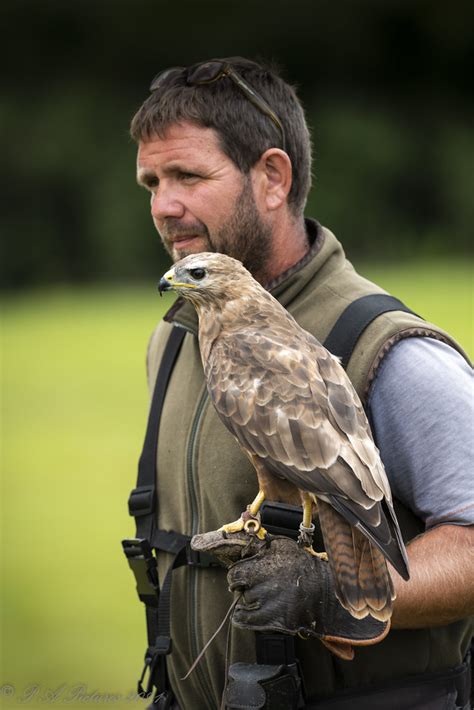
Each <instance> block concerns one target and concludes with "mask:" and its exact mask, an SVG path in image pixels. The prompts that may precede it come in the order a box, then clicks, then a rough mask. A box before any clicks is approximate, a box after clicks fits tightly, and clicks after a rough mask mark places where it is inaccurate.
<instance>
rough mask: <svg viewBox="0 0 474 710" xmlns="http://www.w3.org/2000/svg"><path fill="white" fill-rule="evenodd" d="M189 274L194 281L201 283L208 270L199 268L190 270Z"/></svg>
mask: <svg viewBox="0 0 474 710" xmlns="http://www.w3.org/2000/svg"><path fill="white" fill-rule="evenodd" d="M189 273H190V274H191V276H192V277H193V279H196V281H200V280H201V279H203V278H204V277H205V275H206V270H205V269H201V268H199V267H198V268H197V269H189Z"/></svg>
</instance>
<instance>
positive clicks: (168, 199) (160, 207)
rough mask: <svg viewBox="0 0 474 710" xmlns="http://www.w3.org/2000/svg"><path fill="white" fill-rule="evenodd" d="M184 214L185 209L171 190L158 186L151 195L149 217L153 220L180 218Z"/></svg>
mask: <svg viewBox="0 0 474 710" xmlns="http://www.w3.org/2000/svg"><path fill="white" fill-rule="evenodd" d="M184 212H185V207H184V205H183V203H182V202H180V200H179V199H178V196H177V195H176V193H175V192H174V191H173V190H171V189H166V188H165V187H164V186H162V185H160V187H159V188H158V190H157V191H156V192H154V193H153V194H152V196H151V216H152V217H153V219H164V218H165V217H182V216H183V215H184Z"/></svg>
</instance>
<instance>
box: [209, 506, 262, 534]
mask: <svg viewBox="0 0 474 710" xmlns="http://www.w3.org/2000/svg"><path fill="white" fill-rule="evenodd" d="M243 515H244V516H245V519H244V518H239V519H238V520H234V522H233V523H226V524H225V525H223V526H222V527H221V528H219V530H220V531H221V532H226V533H237V532H242V530H244V531H245V532H246V533H248V534H249V535H256V536H257V537H258V538H260V540H265V537H266V535H267V531H266V530H265V528H264V527H262V525H261V523H260V520H259V518H258V517H253V516H250V515H249V514H248V512H247V513H243Z"/></svg>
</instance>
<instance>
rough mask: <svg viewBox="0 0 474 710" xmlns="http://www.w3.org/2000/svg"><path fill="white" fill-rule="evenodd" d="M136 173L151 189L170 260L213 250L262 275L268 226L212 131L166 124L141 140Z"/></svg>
mask: <svg viewBox="0 0 474 710" xmlns="http://www.w3.org/2000/svg"><path fill="white" fill-rule="evenodd" d="M137 179H138V182H139V183H140V184H141V185H144V186H145V187H146V188H147V189H148V190H149V191H150V193H151V214H152V218H153V222H154V224H155V227H156V229H157V230H158V232H159V234H160V236H161V239H162V241H163V244H164V246H165V249H166V250H167V252H168V253H169V254H170V256H171V258H172V259H173V261H178V260H179V259H182V258H183V257H184V256H187V255H188V254H196V253H198V252H201V251H213V252H221V253H223V254H227V255H228V256H233V257H234V258H237V259H240V261H242V262H243V264H244V265H245V266H246V267H247V268H248V269H249V270H250V271H251V272H252V273H253V274H254V275H260V276H261V275H262V274H263V273H264V271H265V269H264V265H265V262H266V261H267V259H268V258H269V255H270V251H271V228H270V226H268V225H266V224H265V223H264V222H263V220H262V218H261V215H260V213H259V210H258V208H257V205H256V202H255V198H254V194H253V188H252V181H251V177H250V176H247V175H243V174H242V173H241V172H240V171H239V170H238V168H237V167H236V166H235V165H234V163H233V162H232V161H231V160H230V158H228V157H227V156H226V155H225V153H224V152H223V150H222V148H221V147H220V145H219V140H218V137H217V134H216V133H215V131H214V130H213V129H211V128H201V127H199V126H197V125H195V124H192V123H183V124H174V125H172V126H170V127H169V128H168V129H167V131H166V133H165V136H164V137H163V138H158V137H156V138H154V139H153V140H150V141H147V142H146V143H140V145H139V148H138V158H137Z"/></svg>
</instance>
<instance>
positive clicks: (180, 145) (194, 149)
mask: <svg viewBox="0 0 474 710" xmlns="http://www.w3.org/2000/svg"><path fill="white" fill-rule="evenodd" d="M216 152H219V153H222V149H221V147H220V142H219V138H218V135H217V133H216V131H215V130H214V129H213V128H207V127H204V126H198V125H196V124H194V123H174V124H172V125H170V126H168V127H167V128H166V130H165V131H164V132H163V134H162V135H161V136H159V135H155V136H152V137H151V138H150V139H149V140H144V141H140V143H139V144H138V156H137V159H138V164H139V165H140V164H142V163H145V162H148V161H150V160H153V159H159V158H164V159H170V160H172V159H173V158H176V157H181V156H183V157H184V156H186V155H188V154H193V155H199V154H204V155H206V154H207V155H209V154H211V153H216Z"/></svg>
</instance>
